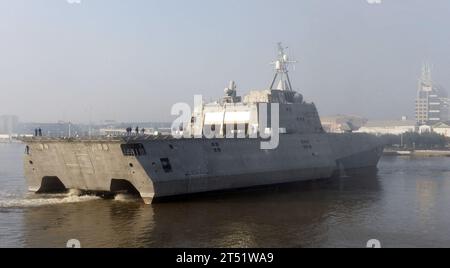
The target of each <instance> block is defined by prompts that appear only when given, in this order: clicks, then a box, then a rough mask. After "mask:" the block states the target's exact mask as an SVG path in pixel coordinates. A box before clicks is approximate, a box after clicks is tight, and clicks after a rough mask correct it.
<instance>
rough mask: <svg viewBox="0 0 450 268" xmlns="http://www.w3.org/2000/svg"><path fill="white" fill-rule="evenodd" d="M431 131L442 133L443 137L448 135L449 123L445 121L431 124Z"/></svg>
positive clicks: (449, 132)
mask: <svg viewBox="0 0 450 268" xmlns="http://www.w3.org/2000/svg"><path fill="white" fill-rule="evenodd" d="M433 132H434V133H437V134H440V135H443V136H445V137H450V124H447V123H437V124H436V125H434V126H433Z"/></svg>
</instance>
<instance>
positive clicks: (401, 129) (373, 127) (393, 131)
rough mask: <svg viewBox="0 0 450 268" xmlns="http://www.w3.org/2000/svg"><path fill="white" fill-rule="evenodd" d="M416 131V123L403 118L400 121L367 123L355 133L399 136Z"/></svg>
mask: <svg viewBox="0 0 450 268" xmlns="http://www.w3.org/2000/svg"><path fill="white" fill-rule="evenodd" d="M416 131H417V125H416V122H415V121H414V120H407V119H406V118H403V119H402V120H389V121H369V122H367V124H365V125H364V126H362V127H361V128H360V129H359V130H358V131H356V132H358V133H370V134H375V135H401V134H404V133H408V132H416Z"/></svg>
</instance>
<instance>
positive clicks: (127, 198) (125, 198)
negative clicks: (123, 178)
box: [114, 194, 137, 202]
mask: <svg viewBox="0 0 450 268" xmlns="http://www.w3.org/2000/svg"><path fill="white" fill-rule="evenodd" d="M136 199H137V197H136V196H134V195H129V194H117V195H116V196H115V197H114V201H118V202H136Z"/></svg>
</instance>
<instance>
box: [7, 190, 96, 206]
mask: <svg viewBox="0 0 450 268" xmlns="http://www.w3.org/2000/svg"><path fill="white" fill-rule="evenodd" d="M97 199H100V197H97V196H90V195H85V196H80V195H79V192H77V191H70V192H69V193H67V194H57V195H35V194H30V195H27V196H25V197H24V198H11V199H9V198H8V199H2V200H0V208H27V207H42V206H50V205H59V204H70V203H80V202H88V201H93V200H97Z"/></svg>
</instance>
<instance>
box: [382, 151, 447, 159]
mask: <svg viewBox="0 0 450 268" xmlns="http://www.w3.org/2000/svg"><path fill="white" fill-rule="evenodd" d="M383 155H389V156H414V157H450V150H448V149H445V150H393V149H385V150H384V152H383Z"/></svg>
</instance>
